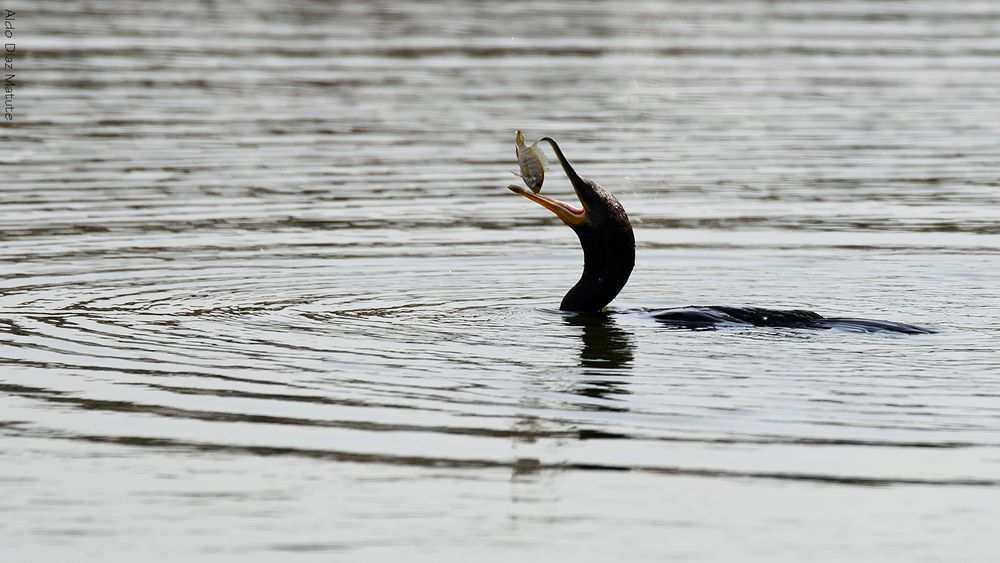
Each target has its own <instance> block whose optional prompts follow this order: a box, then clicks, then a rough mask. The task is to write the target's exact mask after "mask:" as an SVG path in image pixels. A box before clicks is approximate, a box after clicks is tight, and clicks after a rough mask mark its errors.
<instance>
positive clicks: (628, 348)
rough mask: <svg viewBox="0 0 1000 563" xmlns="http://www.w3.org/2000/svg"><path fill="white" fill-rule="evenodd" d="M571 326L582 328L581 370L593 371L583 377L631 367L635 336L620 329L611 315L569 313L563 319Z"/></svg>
mask: <svg viewBox="0 0 1000 563" xmlns="http://www.w3.org/2000/svg"><path fill="white" fill-rule="evenodd" d="M564 321H565V323H566V324H568V325H570V326H575V327H580V328H582V329H583V330H582V334H581V341H582V343H583V346H582V347H581V348H580V367H583V368H594V369H591V370H584V373H598V372H599V371H600V370H605V369H613V370H620V369H628V368H629V367H631V364H632V358H633V352H634V348H635V346H634V345H633V344H632V335H631V333H629V332H628V331H626V330H624V329H622V328H621V327H619V326H618V323H617V322H616V321H615V319H614V317H613V316H612V315H611V314H608V313H570V314H566V315H565V316H564Z"/></svg>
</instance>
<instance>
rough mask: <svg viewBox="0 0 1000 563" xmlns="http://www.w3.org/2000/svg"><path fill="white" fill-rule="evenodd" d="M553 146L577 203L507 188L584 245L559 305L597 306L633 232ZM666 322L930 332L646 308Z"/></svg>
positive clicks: (621, 269)
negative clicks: (579, 268)
mask: <svg viewBox="0 0 1000 563" xmlns="http://www.w3.org/2000/svg"><path fill="white" fill-rule="evenodd" d="M542 141H545V142H547V143H549V145H551V146H552V150H553V151H554V152H555V154H556V158H558V159H559V164H561V165H562V168H563V170H564V171H565V172H566V176H567V177H568V178H569V181H570V183H571V184H572V185H573V190H574V191H575V192H576V196H577V198H579V200H580V207H576V206H574V205H571V204H569V203H566V202H563V201H559V200H558V199H555V198H551V197H548V196H543V195H541V194H536V193H533V192H531V191H530V190H527V189H525V188H523V187H521V186H516V185H510V186H507V189H509V190H510V191H512V192H514V193H517V194H520V195H522V196H524V197H526V198H528V199H530V200H532V201H534V202H535V203H538V204H539V205H541V206H542V207H545V208H546V209H548V210H549V211H552V212H553V213H555V214H556V216H557V217H559V219H561V220H562V222H563V223H565V224H566V225H568V226H569V227H570V228H571V229H573V231H574V232H575V233H576V235H577V237H579V238H580V246H581V247H583V274H582V275H581V276H580V281H578V282H576V285H574V286H573V287H572V289H570V290H569V292H567V293H566V296H565V297H563V300H562V303H561V304H560V305H559V308H560V309H562V310H564V311H575V312H594V311H600V310H602V309H603V308H604V307H605V306H607V304H608V303H610V302H611V301H612V300H613V299H614V298H615V297H616V296H617V295H618V293H619V292H620V291H621V290H622V288H623V287H625V284H626V283H627V282H628V278H629V275H631V273H632V268H633V267H634V266H635V236H634V234H633V233H632V223H631V222H630V221H629V219H628V214H626V213H625V208H624V207H622V204H621V203H619V202H618V200H617V199H616V198H615V196H613V195H611V192H609V191H608V190H606V189H605V188H604V187H603V186H601V185H600V184H598V183H597V182H595V181H593V180H591V179H589V178H584V177H582V176H580V175H579V174H577V172H576V170H574V169H573V166H572V165H571V164H570V162H569V160H567V159H566V157H565V156H564V155H563V152H562V150H561V149H560V148H559V145H558V144H556V142H555V141H554V140H553V139H552V138H550V137H543V138H542V139H541V140H540V141H539V142H542ZM648 312H649V313H650V314H652V316H653V317H654V318H655V319H656V320H658V321H660V322H662V323H663V324H665V325H668V326H672V327H677V328H688V329H713V328H716V327H718V326H725V325H743V326H764V327H786V328H816V329H827V328H840V329H845V330H851V331H858V332H899V333H906V334H927V333H933V332H934V331H933V330H931V329H928V328H923V327H919V326H914V325H908V324H904V323H896V322H891V321H879V320H872V319H854V318H846V317H824V316H822V315H820V314H818V313H814V312H812V311H804V310H781V309H762V308H758V307H724V306H691V307H684V308H679V309H660V310H654V311H648Z"/></svg>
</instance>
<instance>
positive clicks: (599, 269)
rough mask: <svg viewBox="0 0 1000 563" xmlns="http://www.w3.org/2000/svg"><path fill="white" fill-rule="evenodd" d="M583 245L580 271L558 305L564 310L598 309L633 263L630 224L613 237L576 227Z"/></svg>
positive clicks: (613, 294) (610, 297) (625, 278)
mask: <svg viewBox="0 0 1000 563" xmlns="http://www.w3.org/2000/svg"><path fill="white" fill-rule="evenodd" d="M577 235H579V237H580V246H582V247H583V275H581V276H580V281H578V282H576V285H574V286H573V288H572V289H570V290H569V292H567V293H566V296H565V297H563V300H562V304H560V305H559V308H560V309H562V310H563V311H579V312H591V311H600V310H601V309H603V308H604V307H606V306H607V304H608V303H611V301H612V300H613V299H614V298H615V297H616V296H617V295H618V293H619V292H621V290H622V288H623V287H625V284H626V283H628V278H629V276H630V275H631V274H632V268H633V267H634V266H635V238H634V235H633V233H632V227H631V226H628V227H627V229H626V232H623V233H620V234H619V235H618V236H615V237H599V236H595V235H594V233H590V232H583V231H577Z"/></svg>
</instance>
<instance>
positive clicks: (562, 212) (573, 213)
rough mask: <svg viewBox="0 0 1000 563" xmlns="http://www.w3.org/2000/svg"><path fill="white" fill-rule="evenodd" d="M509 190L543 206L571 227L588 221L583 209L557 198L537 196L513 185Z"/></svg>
mask: <svg viewBox="0 0 1000 563" xmlns="http://www.w3.org/2000/svg"><path fill="white" fill-rule="evenodd" d="M507 189H508V190H510V191H512V192H514V193H516V194H521V195H523V196H524V197H526V198H528V199H530V200H531V201H533V202H535V203H537V204H538V205H541V206H542V207H544V208H545V209H548V210H549V211H551V212H553V213H555V214H556V217H558V218H560V219H562V221H563V223H566V224H567V225H569V226H573V225H579V224H580V223H583V222H584V221H586V220H587V212H586V211H584V209H583V208H582V207H575V206H573V205H570V204H568V203H566V202H565V201H559V200H558V199H555V198H551V197H547V196H544V195H541V194H536V193H534V192H532V191H531V190H529V189H528V188H524V187H521V186H515V185H513V184H511V185H509V186H507Z"/></svg>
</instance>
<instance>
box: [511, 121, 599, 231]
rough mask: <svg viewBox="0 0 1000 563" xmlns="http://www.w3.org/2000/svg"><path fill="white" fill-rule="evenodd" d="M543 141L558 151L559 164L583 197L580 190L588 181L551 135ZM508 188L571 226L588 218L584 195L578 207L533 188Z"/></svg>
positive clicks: (579, 195)
mask: <svg viewBox="0 0 1000 563" xmlns="http://www.w3.org/2000/svg"><path fill="white" fill-rule="evenodd" d="M541 141H546V142H547V143H549V145H551V146H552V150H553V151H555V153H556V158H558V159H559V164H561V165H562V167H563V171H564V172H566V176H567V177H568V178H569V181H570V183H571V184H573V189H574V190H575V191H576V195H577V197H581V193H580V190H581V188H582V189H587V188H586V183H585V182H584V181H583V179H582V178H580V175H579V174H577V173H576V170H574V169H573V166H572V165H571V164H570V163H569V160H567V159H566V157H565V156H564V155H563V153H562V150H560V148H559V145H557V144H556V142H555V141H554V140H552V139H551V138H549V137H543V138H542V139H541ZM507 189H508V190H510V191H512V192H514V193H516V194H521V195H523V196H524V197H526V198H528V199H530V200H531V201H533V202H535V203H537V204H538V205H541V206H542V207H544V208H545V209H548V210H549V211H551V212H553V213H555V214H556V217H558V218H560V219H562V222H563V223H566V224H567V225H569V226H570V227H574V226H576V225H579V224H581V223H583V222H584V221H586V220H587V209H586V207H584V206H583V204H582V201H583V199H582V197H581V199H580V201H581V206H580V207H576V206H575V205H570V204H569V203H566V202H565V201H559V200H558V199H555V198H551V197H547V196H544V195H541V194H536V193H534V192H532V191H531V190H528V189H526V188H522V187H521V186H514V185H510V186H507Z"/></svg>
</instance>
